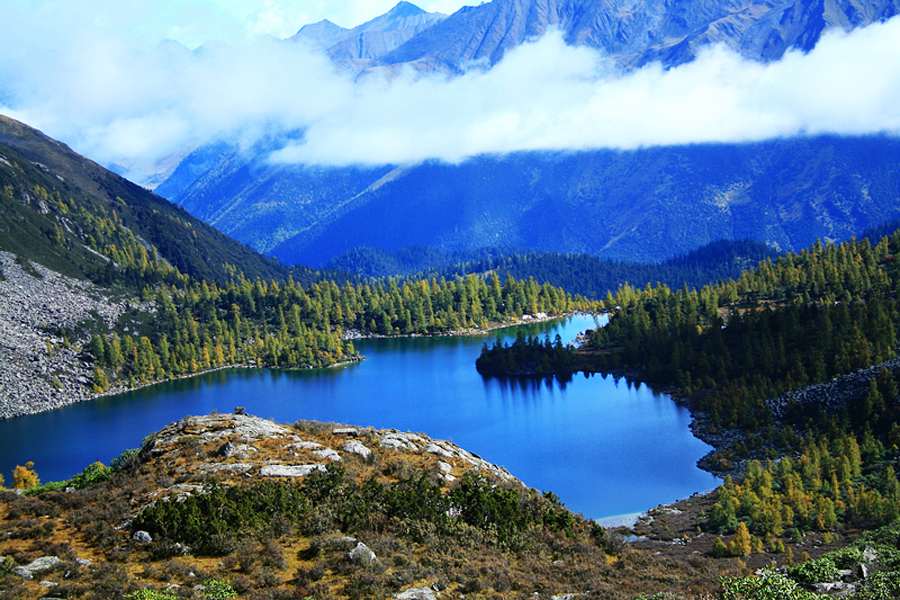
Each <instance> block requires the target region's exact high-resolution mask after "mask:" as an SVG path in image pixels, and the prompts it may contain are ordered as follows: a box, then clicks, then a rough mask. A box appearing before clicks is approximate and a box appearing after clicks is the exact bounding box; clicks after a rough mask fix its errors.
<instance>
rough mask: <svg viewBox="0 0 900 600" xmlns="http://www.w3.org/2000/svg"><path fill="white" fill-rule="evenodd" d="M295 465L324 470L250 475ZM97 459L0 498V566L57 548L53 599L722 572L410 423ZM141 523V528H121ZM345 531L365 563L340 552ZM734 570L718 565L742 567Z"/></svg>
mask: <svg viewBox="0 0 900 600" xmlns="http://www.w3.org/2000/svg"><path fill="white" fill-rule="evenodd" d="M360 448H365V449H366V450H368V454H367V455H366V452H365V451H363V450H360ZM364 455H365V456H364ZM304 464H317V465H323V467H322V469H321V470H319V469H316V470H313V472H312V474H310V475H309V476H306V477H297V478H293V477H266V476H265V475H264V473H266V471H265V469H266V468H269V467H272V466H273V465H275V466H279V465H288V466H289V465H304ZM36 468H39V466H38V467H36ZM102 472H103V474H104V477H100V476H98V473H100V469H99V467H96V466H95V467H92V468H91V469H88V470H86V471H85V477H89V478H92V484H91V485H88V486H86V487H82V488H80V489H69V490H67V491H63V490H56V491H52V489H53V486H47V485H45V486H44V488H43V490H42V491H41V493H35V494H33V495H32V496H30V497H28V496H17V495H14V494H12V493H5V494H3V495H2V496H0V498H2V504H0V530H2V531H3V532H4V533H5V535H4V536H3V537H2V538H0V539H2V541H0V555H2V556H6V557H9V559H10V561H11V562H10V564H9V566H10V568H11V567H12V566H14V565H24V564H27V563H29V562H30V561H31V560H33V559H34V558H37V557H40V556H43V555H54V556H58V557H59V558H61V559H62V561H63V562H62V564H61V565H60V566H59V567H57V568H55V569H53V570H52V571H50V572H47V573H44V574H42V575H41V579H43V580H46V581H52V582H54V583H57V584H58V585H57V586H56V587H54V593H55V594H58V597H64V598H121V597H131V598H139V597H144V596H146V597H148V598H149V597H151V595H149V594H150V592H141V593H140V594H138V590H140V589H142V588H148V589H149V590H152V591H153V592H154V593H159V594H164V593H170V594H173V595H175V596H177V597H190V596H191V595H192V593H193V592H191V591H190V587H192V586H193V585H194V584H195V583H196V582H203V581H209V580H215V581H219V582H227V583H228V585H229V586H231V589H233V590H235V592H236V593H237V594H239V597H241V598H306V597H312V598H384V597H389V596H391V595H392V594H397V593H399V592H401V591H402V590H405V589H408V588H411V587H431V588H432V589H435V590H440V597H441V598H461V597H463V596H465V597H467V598H532V597H533V595H534V594H535V593H537V594H539V596H540V597H550V596H551V595H561V594H564V593H584V592H590V591H592V590H594V591H599V590H603V595H602V597H609V598H615V599H619V598H621V599H630V598H633V597H635V596H637V595H638V594H640V593H641V592H642V591H645V590H651V591H654V590H655V591H660V590H664V589H667V588H666V586H669V589H674V588H675V587H681V586H687V587H685V588H683V589H695V590H703V589H708V590H713V589H715V587H716V586H717V585H718V583H717V577H716V575H715V574H713V573H711V572H704V573H703V574H702V575H701V576H698V574H697V573H695V572H694V571H695V568H694V567H692V566H691V565H690V564H689V563H688V562H687V561H683V560H674V561H664V562H663V563H661V564H660V565H659V567H658V569H657V568H656V567H650V568H649V569H648V559H650V557H651V555H650V554H648V553H641V552H635V551H631V550H629V549H628V548H627V547H626V546H625V545H624V544H623V543H622V542H621V541H620V540H619V539H618V538H617V537H616V536H615V535H613V534H612V533H610V532H608V531H607V530H605V529H603V528H601V527H599V526H598V525H597V524H595V523H593V522H591V521H589V520H585V519H583V518H582V517H581V516H579V515H574V514H572V513H571V512H569V511H568V510H567V509H566V508H565V507H564V505H563V504H561V503H560V500H559V499H558V498H557V497H556V496H555V495H553V494H552V493H549V492H548V493H540V492H538V491H536V490H532V489H528V488H527V487H525V486H524V485H522V484H521V483H520V482H518V481H517V480H515V479H514V478H513V477H511V476H510V475H509V474H507V473H505V472H504V471H503V470H502V469H499V468H497V467H493V466H491V465H488V464H487V463H485V462H484V461H483V460H482V459H480V458H478V457H476V456H474V455H471V454H469V453H467V452H465V451H464V450H462V449H459V448H457V447H456V446H454V445H453V444H450V443H448V442H442V441H440V440H432V439H430V438H428V437H427V436H424V435H422V434H409V433H401V432H397V431H393V430H386V431H375V430H372V429H363V428H352V429H351V428H346V427H337V426H334V425H326V424H320V423H312V422H298V423H297V424H295V425H294V426H293V427H285V426H278V425H275V424H273V423H270V422H266V421H263V420H261V419H256V418H254V417H249V416H244V415H235V416H226V415H222V416H215V415H214V416H210V417H197V418H186V419H184V420H183V421H181V422H179V423H176V424H173V425H171V426H170V427H168V428H166V429H165V430H163V431H162V432H160V433H159V434H157V435H154V436H152V437H151V438H150V439H148V441H147V443H146V444H145V446H144V448H143V450H142V451H141V453H140V454H139V455H137V456H136V455H134V454H133V453H129V455H128V456H127V457H125V458H124V459H123V460H122V461H119V463H118V464H117V465H116V467H115V468H111V469H107V470H103V471H102ZM106 475H108V478H106V477H105V476H106ZM37 491H38V490H35V492H37ZM123 524H127V527H122V525H123ZM137 530H143V531H147V532H149V533H150V535H151V536H152V541H150V542H141V541H138V540H135V539H134V538H133V533H134V532H135V531H137ZM358 543H363V544H365V546H366V547H368V548H370V549H371V550H372V551H373V552H374V553H375V558H374V560H373V559H368V560H367V559H365V558H364V559H362V560H356V561H354V560H351V559H349V558H348V553H349V552H350V551H351V550H352V549H354V548H355V547H356V545H357V544H358ZM76 558H80V559H90V560H91V561H92V564H91V565H90V566H84V565H81V566H79V565H77V563H76V562H75V559H76ZM698 560H701V559H698ZM735 566H736V565H728V566H727V567H726V571H727V572H728V573H731V574H733V575H737V574H739V573H740V571H739V570H737V569H735V568H734V567H735ZM7 571H9V569H8V570H7ZM638 573H640V575H637V574H638ZM192 574H193V575H192ZM38 583H39V582H38V581H37V580H35V581H23V580H21V579H19V578H18V577H17V576H15V575H12V574H6V575H0V593H2V594H3V595H4V597H9V598H28V597H31V596H32V595H34V594H36V593H38V590H39V589H42V588H40V586H39V585H38ZM171 584H177V585H180V586H182V587H181V588H174V589H167V588H168V587H169V586H170V585H171ZM648 586H649V587H648ZM141 594H143V595H141ZM153 597H157V596H153ZM158 597H160V598H161V597H162V596H158ZM200 597H202V596H200Z"/></svg>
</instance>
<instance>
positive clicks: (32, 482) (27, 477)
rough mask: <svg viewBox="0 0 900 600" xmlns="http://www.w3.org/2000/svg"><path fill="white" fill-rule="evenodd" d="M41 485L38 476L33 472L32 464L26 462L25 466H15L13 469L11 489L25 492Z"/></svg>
mask: <svg viewBox="0 0 900 600" xmlns="http://www.w3.org/2000/svg"><path fill="white" fill-rule="evenodd" d="M39 485H41V480H40V479H38V474H37V473H35V472H34V463H33V462H31V461H28V462H27V463H25V466H24V467H23V466H21V465H17V466H16V468H15V469H13V489H15V490H27V489H30V488H33V487H37V486H39Z"/></svg>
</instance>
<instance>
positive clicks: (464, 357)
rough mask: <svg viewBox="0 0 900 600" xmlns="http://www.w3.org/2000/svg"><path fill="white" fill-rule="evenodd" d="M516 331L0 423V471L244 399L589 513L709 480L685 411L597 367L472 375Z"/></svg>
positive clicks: (47, 475) (59, 458)
mask: <svg viewBox="0 0 900 600" xmlns="http://www.w3.org/2000/svg"><path fill="white" fill-rule="evenodd" d="M590 327H595V324H594V320H593V318H592V317H588V316H579V317H574V318H573V319H569V320H568V321H566V322H564V323H563V322H556V323H543V324H538V325H530V326H527V328H526V331H527V332H528V333H529V334H537V333H539V334H540V335H542V336H543V335H544V334H545V333H549V335H550V336H551V338H553V337H554V336H555V335H556V334H557V333H559V334H560V335H561V336H562V339H563V340H564V341H568V340H572V339H574V338H575V336H576V334H577V332H578V331H580V330H584V329H587V328H590ZM515 331H516V330H515V329H507V330H502V331H497V332H494V333H492V334H491V335H490V336H486V337H470V338H403V339H376V340H359V341H358V342H356V347H357V348H358V349H359V351H360V352H361V353H362V354H364V355H365V356H366V358H367V360H365V361H364V362H362V363H359V364H354V365H350V366H347V367H342V368H336V369H319V370H310V371H277V370H249V369H232V370H227V371H219V372H216V373H211V374H208V375H201V376H198V377H193V378H190V379H185V380H180V381H174V382H167V383H163V384H159V385H155V386H152V387H149V388H145V389H141V390H137V391H134V392H130V393H127V394H121V395H118V396H112V397H109V398H102V399H99V400H95V401H91V402H85V403H82V404H76V405H72V406H69V407H66V408H62V409H58V410H54V411H51V412H47V413H41V414H38V415H32V416H27V417H19V418H16V419H9V420H6V421H0V472H2V473H3V474H4V477H6V479H7V481H9V480H11V471H12V469H13V467H15V465H17V464H25V462H26V461H29V460H30V461H34V463H35V470H36V471H37V472H38V474H39V476H40V477H41V480H42V481H56V480H62V479H67V478H69V477H71V476H72V475H74V474H75V473H77V472H79V471H81V469H83V468H84V467H85V466H87V465H88V464H90V463H91V462H93V461H95V460H100V461H102V462H104V463H106V464H108V463H109V461H110V460H112V459H113V458H115V457H116V456H118V455H119V454H121V453H122V451H123V450H125V449H128V448H136V447H138V446H139V445H140V444H141V440H142V439H143V438H144V437H145V436H146V435H148V434H150V433H152V432H154V431H157V430H159V429H161V428H162V427H164V426H166V425H168V424H169V423H170V422H172V421H176V420H178V419H180V418H182V417H184V416H187V415H197V414H206V413H210V412H212V411H213V410H218V411H219V412H229V413H230V412H232V410H233V409H234V407H235V406H243V407H245V408H246V411H247V413H248V414H254V415H257V416H260V417H265V418H271V419H273V420H275V421H278V422H280V423H293V422H294V421H297V420H299V419H310V420H319V421H333V422H338V423H347V424H350V425H358V426H363V427H364V426H372V427H375V428H378V429H381V428H396V429H399V430H402V431H414V432H420V433H424V434H426V435H428V436H430V437H433V438H438V439H449V440H452V441H453V442H454V443H456V444H458V445H460V446H461V447H463V448H465V449H466V450H469V451H470V452H474V453H476V454H478V455H480V456H481V457H483V458H485V459H486V460H488V461H490V462H493V463H496V464H499V465H502V466H504V467H506V468H507V469H509V471H510V472H511V473H512V474H513V475H515V476H516V477H518V478H519V479H521V480H522V481H524V482H525V483H526V484H527V485H529V486H532V487H534V488H537V489H538V490H542V491H543V490H551V491H553V492H554V493H556V494H557V495H558V496H560V498H561V499H562V501H563V502H565V503H566V505H567V506H568V507H569V508H570V509H572V510H574V511H576V512H580V513H583V514H584V515H585V516H586V517H591V518H595V519H601V518H606V517H611V516H615V515H622V514H628V513H635V512H641V511H644V510H646V509H648V508H651V507H653V506H656V505H657V504H660V503H667V502H672V501H674V500H677V499H680V498H684V497H687V496H689V495H691V494H692V493H694V492H698V491H704V490H708V489H711V488H713V487H715V486H716V485H717V481H718V480H716V479H715V478H714V477H713V476H712V475H710V474H708V473H706V472H704V471H701V470H700V469H698V468H697V466H696V461H697V459H699V458H700V457H701V456H703V455H704V454H705V453H706V452H708V451H709V450H710V447H709V446H707V445H706V444H704V443H703V442H701V441H699V440H697V439H696V438H694V437H693V436H692V435H691V433H690V430H689V429H688V425H689V424H690V413H689V412H688V411H687V409H685V408H683V407H680V406H678V405H676V404H675V402H673V401H672V400H671V399H670V398H669V397H668V396H666V395H662V394H654V393H653V392H651V391H650V389H649V388H647V387H645V386H637V387H635V386H629V385H627V384H626V382H625V381H624V380H619V381H618V382H617V381H615V380H614V379H613V378H612V377H607V378H603V377H601V376H599V375H595V376H592V377H584V376H583V375H576V376H575V377H574V378H573V379H572V381H570V382H568V383H567V384H561V383H559V382H558V381H555V380H553V381H546V380H543V381H538V382H535V381H531V380H527V381H524V380H498V379H493V378H489V379H486V378H483V377H482V376H481V375H479V374H478V372H477V371H476V370H475V359H476V358H477V357H478V354H479V352H480V350H481V346H482V344H483V343H485V341H488V342H489V343H493V340H494V339H512V338H511V337H510V336H513V335H515Z"/></svg>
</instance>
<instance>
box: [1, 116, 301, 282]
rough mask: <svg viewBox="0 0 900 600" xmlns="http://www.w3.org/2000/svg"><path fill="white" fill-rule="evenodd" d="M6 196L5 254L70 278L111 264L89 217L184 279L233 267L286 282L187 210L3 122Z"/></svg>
mask: <svg viewBox="0 0 900 600" xmlns="http://www.w3.org/2000/svg"><path fill="white" fill-rule="evenodd" d="M0 192H2V193H0V249H4V250H9V251H12V252H15V253H16V254H18V255H19V256H21V257H23V258H26V259H29V260H35V261H37V262H40V263H41V264H44V265H46V266H48V267H50V268H53V269H54V270H57V271H60V272H63V273H66V274H69V275H75V276H79V277H85V276H90V275H91V274H92V273H96V272H97V270H98V269H102V268H104V265H105V264H106V261H105V260H104V259H102V258H100V257H99V256H98V255H97V254H96V252H93V251H91V250H89V249H88V248H87V245H88V244H87V240H86V239H84V238H85V234H84V231H83V228H84V227H85V222H84V219H85V218H87V216H88V215H90V218H96V217H104V218H110V219H113V221H115V222H118V223H121V225H122V226H123V227H124V228H126V229H127V230H130V231H131V232H132V233H133V234H134V235H135V236H136V237H137V238H138V240H139V241H141V242H142V243H143V244H144V245H145V246H147V247H148V248H149V247H150V246H152V247H154V248H156V250H157V251H158V252H159V255H160V256H161V257H162V258H165V259H166V260H167V261H168V262H169V263H170V264H171V265H173V266H175V267H176V268H178V269H179V270H180V271H181V272H182V273H186V274H190V275H193V276H196V277H199V278H204V279H210V280H223V279H226V278H227V277H228V267H227V265H233V266H235V265H240V267H239V268H240V269H242V270H243V271H244V273H245V275H247V276H248V277H256V276H260V277H266V278H271V277H277V278H282V277H286V276H287V272H288V269H286V268H285V267H284V266H282V265H279V264H278V263H276V262H275V261H272V260H270V259H267V258H265V257H263V256H261V255H260V254H258V253H256V252H254V251H253V250H251V249H250V248H248V247H246V246H244V245H243V244H240V243H238V242H236V241H234V240H233V239H230V238H228V237H227V236H225V235H224V234H222V233H220V232H218V231H216V230H215V229H213V228H212V227H211V226H209V225H207V224H206V223H204V222H203V221H200V220H199V219H197V218H196V217H193V216H191V215H190V214H189V213H188V212H187V211H185V210H184V209H182V208H180V207H178V206H176V205H174V204H172V203H171V202H169V201H167V200H165V199H163V198H161V197H159V196H157V195H155V194H153V193H151V192H148V191H147V190H145V189H143V188H141V187H138V186H136V185H134V184H133V183H131V182H129V181H127V180H125V179H123V178H121V177H119V176H118V175H115V174H113V173H111V172H109V171H107V170H106V169H104V168H102V167H100V166H99V165H97V164H96V163H94V162H92V161H90V160H88V159H86V158H84V157H82V156H80V155H78V154H76V153H75V152H73V151H72V150H70V149H69V148H68V147H67V146H65V145H64V144H61V143H59V142H57V141H55V140H53V139H51V138H49V137H47V136H45V135H44V134H42V133H41V132H39V131H37V130H35V129H32V128H31V127H28V126H27V125H24V124H22V123H20V122H18V121H15V120H13V119H10V118H7V117H5V116H2V115H0ZM48 240H50V241H53V242H54V243H52V244H48V243H47V242H48Z"/></svg>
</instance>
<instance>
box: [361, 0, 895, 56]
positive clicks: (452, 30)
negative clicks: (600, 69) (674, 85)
mask: <svg viewBox="0 0 900 600" xmlns="http://www.w3.org/2000/svg"><path fill="white" fill-rule="evenodd" d="M898 13H900V3H898V2H897V0H792V1H788V2H779V3H772V2H764V1H759V0H717V1H706V2H703V1H701V2H667V1H664V0H651V1H649V2H643V1H642V2H637V1H635V0H493V2H487V3H484V4H481V5H480V6H475V7H465V8H463V9H461V10H460V11H458V12H456V13H455V14H453V15H451V16H450V17H448V18H447V19H445V20H443V21H441V22H439V23H437V24H435V25H433V26H432V27H430V28H429V29H427V30H425V31H423V32H422V33H420V34H419V35H417V36H415V37H414V38H412V39H410V40H409V41H408V42H406V43H405V44H403V45H402V46H400V47H398V48H397V49H396V50H393V51H391V52H389V53H387V54H385V55H383V56H381V57H380V58H379V59H378V61H377V63H376V64H381V65H399V64H411V65H414V66H415V67H416V68H417V69H419V70H422V71H434V70H438V71H451V72H458V71H459V70H461V69H463V68H465V65H466V64H470V63H476V64H477V63H479V62H485V61H486V62H487V63H488V64H490V65H493V64H496V63H497V62H498V61H499V60H500V59H501V58H502V57H503V55H504V54H505V53H506V52H507V51H509V50H510V49H512V48H514V47H516V46H518V45H519V44H521V43H523V42H525V41H527V40H529V39H533V38H534V37H538V36H541V35H543V34H544V33H546V32H547V31H548V30H549V29H551V28H557V29H559V30H561V31H562V32H563V34H564V36H565V39H566V42H567V43H569V44H575V45H586V46H590V47H592V48H598V49H602V50H603V51H604V52H605V53H606V54H607V55H609V56H610V57H611V58H612V59H613V60H615V62H616V63H617V64H619V65H620V66H622V67H626V68H634V67H640V66H642V65H644V64H647V63H648V62H653V61H661V62H662V63H663V64H664V65H666V66H667V67H671V66H675V65H678V64H681V63H684V62H689V61H690V60H692V59H693V58H694V57H695V56H696V54H697V51H698V50H699V49H700V48H702V47H704V46H708V45H710V44H724V45H725V46H727V47H729V48H732V49H734V50H736V51H738V52H740V53H741V54H742V55H743V56H746V57H748V58H751V59H754V60H761V61H770V60H777V59H779V58H781V57H782V56H783V55H784V53H785V52H786V51H787V50H788V49H791V48H798V49H801V50H804V51H805V50H810V49H811V48H813V47H814V46H815V44H816V42H818V40H819V38H820V37H821V35H822V33H824V32H825V31H827V30H829V29H834V28H840V29H843V30H845V31H846V30H850V29H853V28H855V27H860V26H864V25H867V24H869V23H875V22H879V21H883V20H886V19H889V18H891V17H893V16H894V15H896V14H898Z"/></svg>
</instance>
